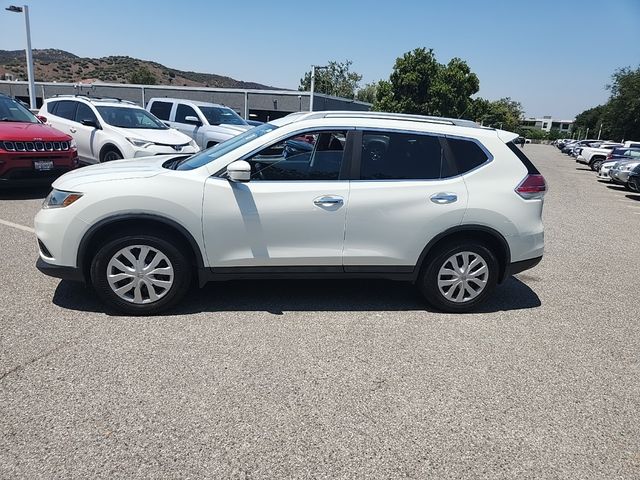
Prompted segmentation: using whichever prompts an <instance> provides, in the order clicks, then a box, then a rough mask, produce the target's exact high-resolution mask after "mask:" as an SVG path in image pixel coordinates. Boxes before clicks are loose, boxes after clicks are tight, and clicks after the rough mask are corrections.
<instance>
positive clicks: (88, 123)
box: [80, 119, 100, 128]
mask: <svg viewBox="0 0 640 480" xmlns="http://www.w3.org/2000/svg"><path fill="white" fill-rule="evenodd" d="M80 123H82V125H84V126H85V127H93V128H100V126H99V125H98V122H96V121H95V120H90V119H85V120H82V122H80Z"/></svg>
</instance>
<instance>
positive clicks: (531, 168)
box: [507, 142, 540, 175]
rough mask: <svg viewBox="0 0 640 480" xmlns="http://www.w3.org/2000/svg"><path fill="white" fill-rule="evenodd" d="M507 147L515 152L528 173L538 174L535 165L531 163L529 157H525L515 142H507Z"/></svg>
mask: <svg viewBox="0 0 640 480" xmlns="http://www.w3.org/2000/svg"><path fill="white" fill-rule="evenodd" d="M507 147H509V149H510V150H511V151H512V152H513V153H515V154H516V157H518V158H519V159H520V161H521V162H522V163H523V164H524V166H525V167H527V172H528V173H529V175H540V172H539V171H538V169H537V168H536V166H535V165H534V164H533V163H531V160H529V157H527V156H526V155H525V154H524V152H523V151H522V149H520V148H518V147H517V146H516V144H515V143H513V142H508V143H507Z"/></svg>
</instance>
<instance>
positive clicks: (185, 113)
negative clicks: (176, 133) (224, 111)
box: [176, 103, 199, 123]
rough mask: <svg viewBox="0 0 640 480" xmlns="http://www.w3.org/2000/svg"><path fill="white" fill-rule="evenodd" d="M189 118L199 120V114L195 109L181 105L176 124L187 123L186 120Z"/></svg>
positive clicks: (179, 105) (177, 111) (178, 109)
mask: <svg viewBox="0 0 640 480" xmlns="http://www.w3.org/2000/svg"><path fill="white" fill-rule="evenodd" d="M187 117H196V118H199V117H198V114H197V113H196V111H195V110H194V109H193V108H191V107H190V106H189V105H184V104H182V103H179V104H178V108H177V109H176V122H178V123H187V121H186V120H185V119H186V118H187Z"/></svg>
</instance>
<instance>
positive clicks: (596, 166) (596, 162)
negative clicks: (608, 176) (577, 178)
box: [591, 158, 604, 172]
mask: <svg viewBox="0 0 640 480" xmlns="http://www.w3.org/2000/svg"><path fill="white" fill-rule="evenodd" d="M603 163H604V160H602V159H601V158H598V159H597V160H594V161H593V162H591V170H593V171H594V172H599V171H600V167H602V164H603Z"/></svg>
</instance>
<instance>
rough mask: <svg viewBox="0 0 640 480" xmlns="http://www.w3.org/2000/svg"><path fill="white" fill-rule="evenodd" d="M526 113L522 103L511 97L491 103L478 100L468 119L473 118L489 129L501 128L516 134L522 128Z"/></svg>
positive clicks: (473, 105)
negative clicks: (521, 123)
mask: <svg viewBox="0 0 640 480" xmlns="http://www.w3.org/2000/svg"><path fill="white" fill-rule="evenodd" d="M523 115H524V111H523V110H522V105H521V104H520V102H516V101H515V100H512V99H511V98H510V97H505V98H501V99H499V100H495V101H493V102H492V101H489V100H486V99H484V98H476V99H474V100H473V101H472V104H471V107H470V108H469V114H468V115H467V118H471V119H472V120H475V121H476V122H478V123H481V124H482V125H485V126H487V127H495V128H501V129H503V130H509V131H511V132H515V131H516V130H517V129H518V128H519V126H520V119H521V118H522V117H523Z"/></svg>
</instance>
